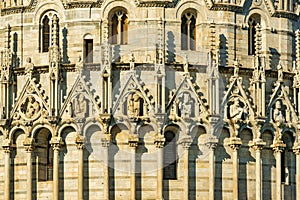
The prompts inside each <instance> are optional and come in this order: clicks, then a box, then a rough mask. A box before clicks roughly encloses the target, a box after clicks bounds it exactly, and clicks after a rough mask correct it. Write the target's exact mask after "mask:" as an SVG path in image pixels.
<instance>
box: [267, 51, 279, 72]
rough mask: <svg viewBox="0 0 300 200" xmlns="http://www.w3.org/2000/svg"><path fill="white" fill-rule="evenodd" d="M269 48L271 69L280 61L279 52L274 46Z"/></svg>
mask: <svg viewBox="0 0 300 200" xmlns="http://www.w3.org/2000/svg"><path fill="white" fill-rule="evenodd" d="M269 50H270V67H271V69H276V68H277V66H278V64H279V61H280V54H279V53H278V51H277V49H275V48H269Z"/></svg>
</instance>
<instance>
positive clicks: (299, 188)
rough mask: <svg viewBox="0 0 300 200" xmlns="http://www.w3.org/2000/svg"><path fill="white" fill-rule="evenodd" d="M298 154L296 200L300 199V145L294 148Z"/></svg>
mask: <svg viewBox="0 0 300 200" xmlns="http://www.w3.org/2000/svg"><path fill="white" fill-rule="evenodd" d="M293 151H294V153H295V154H296V199H300V144H298V143H297V144H296V146H295V147H294V148H293Z"/></svg>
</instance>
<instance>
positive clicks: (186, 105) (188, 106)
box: [179, 93, 193, 119]
mask: <svg viewBox="0 0 300 200" xmlns="http://www.w3.org/2000/svg"><path fill="white" fill-rule="evenodd" d="M192 107H193V101H192V100H191V97H190V94H189V93H183V95H182V101H180V104H179V109H180V113H181V117H182V118H183V119H187V118H189V117H193V115H192V112H193V110H192Z"/></svg>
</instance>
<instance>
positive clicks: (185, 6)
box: [175, 1, 208, 24]
mask: <svg viewBox="0 0 300 200" xmlns="http://www.w3.org/2000/svg"><path fill="white" fill-rule="evenodd" d="M191 9H192V10H195V11H197V21H196V24H200V23H203V22H205V21H206V20H207V16H208V14H207V9H206V6H203V5H200V4H199V3H198V2H193V1H186V2H183V3H181V4H179V5H178V6H177V10H176V13H175V17H176V19H177V20H178V21H180V20H181V16H182V14H183V13H184V12H185V11H186V10H191Z"/></svg>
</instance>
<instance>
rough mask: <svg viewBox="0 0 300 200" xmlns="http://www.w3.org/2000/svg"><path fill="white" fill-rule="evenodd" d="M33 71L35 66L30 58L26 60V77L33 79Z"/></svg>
mask: <svg viewBox="0 0 300 200" xmlns="http://www.w3.org/2000/svg"><path fill="white" fill-rule="evenodd" d="M33 69H34V65H33V63H32V62H31V58H30V57H28V58H26V64H25V74H26V76H29V77H31V76H32V73H33Z"/></svg>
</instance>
